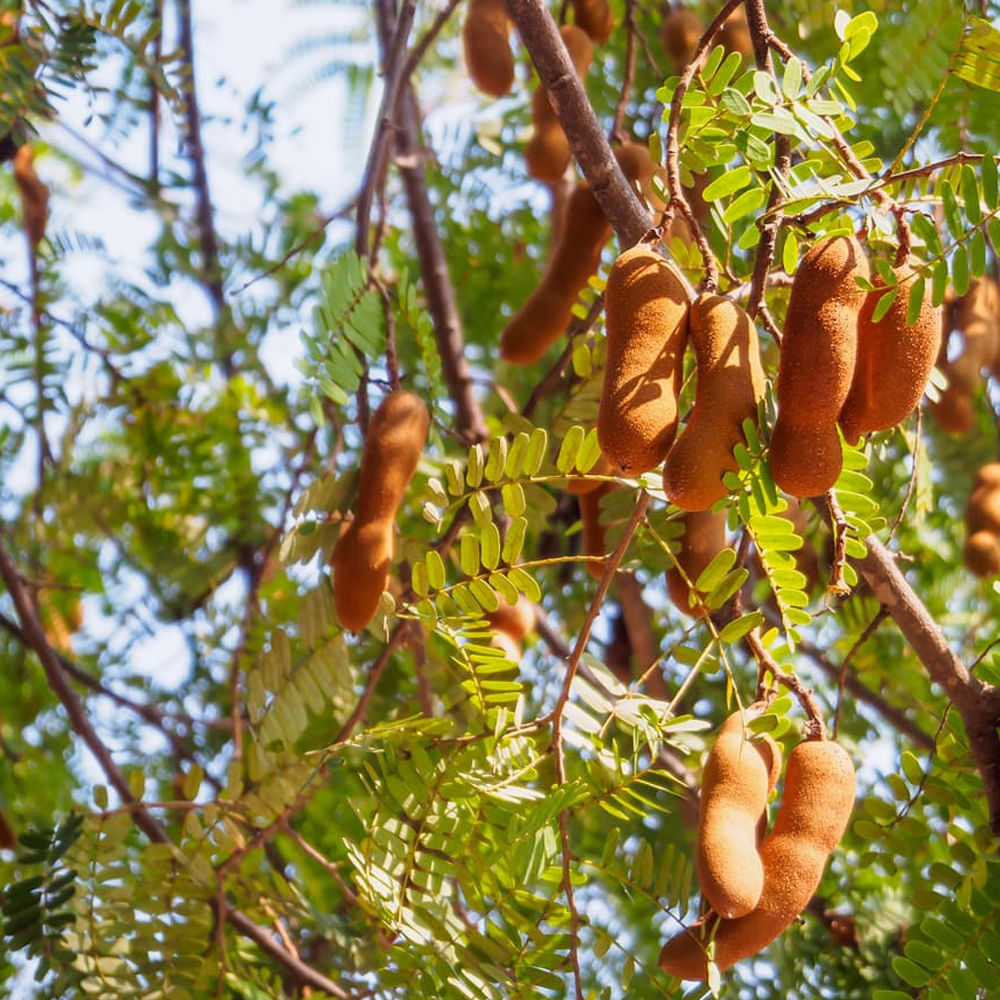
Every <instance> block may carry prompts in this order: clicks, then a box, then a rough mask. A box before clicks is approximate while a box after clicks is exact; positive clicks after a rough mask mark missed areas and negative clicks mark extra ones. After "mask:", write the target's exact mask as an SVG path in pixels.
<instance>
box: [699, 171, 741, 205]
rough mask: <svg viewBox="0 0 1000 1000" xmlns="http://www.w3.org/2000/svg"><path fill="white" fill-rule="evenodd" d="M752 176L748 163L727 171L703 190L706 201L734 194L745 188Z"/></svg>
mask: <svg viewBox="0 0 1000 1000" xmlns="http://www.w3.org/2000/svg"><path fill="white" fill-rule="evenodd" d="M752 177H753V175H752V174H751V172H750V168H749V167H748V166H746V164H743V165H742V166H739V167H737V168H736V169H735V170H730V171H727V172H726V173H724V174H722V176H721V177H717V178H716V179H715V180H714V181H712V182H711V184H709V185H708V186H707V187H706V188H705V190H704V191H703V192H702V197H703V198H704V199H705V201H718V200H719V199H720V198H725V197H726V196H727V195H731V194H734V193H735V192H737V191H739V190H741V189H742V188H745V187H746V186H747V185H748V184H749V183H750V181H751V179H752Z"/></svg>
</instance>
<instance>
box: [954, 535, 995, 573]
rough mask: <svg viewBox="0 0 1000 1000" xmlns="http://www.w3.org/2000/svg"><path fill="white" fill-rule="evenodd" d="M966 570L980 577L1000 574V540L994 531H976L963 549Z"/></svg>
mask: <svg viewBox="0 0 1000 1000" xmlns="http://www.w3.org/2000/svg"><path fill="white" fill-rule="evenodd" d="M962 561H963V562H964V563H965V568H966V569H967V570H968V571H969V572H970V573H972V574H973V575H974V576H978V577H989V576H996V575H997V574H998V573H1000V538H998V537H997V536H996V535H995V534H994V533H993V532H992V531H974V532H972V534H970V535H969V537H968V538H967V539H966V540H965V545H964V546H963V548H962Z"/></svg>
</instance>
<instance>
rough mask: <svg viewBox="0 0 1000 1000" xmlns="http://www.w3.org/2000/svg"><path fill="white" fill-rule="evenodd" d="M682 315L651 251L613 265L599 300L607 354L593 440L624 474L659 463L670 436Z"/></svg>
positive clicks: (683, 334) (672, 277) (683, 305)
mask: <svg viewBox="0 0 1000 1000" xmlns="http://www.w3.org/2000/svg"><path fill="white" fill-rule="evenodd" d="M687 311H688V305H687V298H686V296H685V293H684V286H683V285H682V284H681V282H680V279H679V278H678V277H677V275H676V273H675V272H674V270H673V269H672V268H671V267H670V266H669V265H668V264H667V262H666V261H665V260H664V259H663V257H661V256H660V254H658V253H657V252H656V250H654V249H653V248H652V247H650V246H646V245H642V244H640V245H639V246H635V247H632V248H631V249H630V250H626V251H625V252H624V253H623V254H621V255H620V256H619V257H618V259H617V260H616V261H615V263H614V265H613V266H612V268H611V273H610V274H609V275H608V285H607V289H606V290H605V294H604V315H605V319H606V324H605V325H606V329H607V335H608V353H607V362H606V365H605V369H604V386H603V389H602V391H601V402H600V406H599V408H598V411H597V439H598V441H599V442H600V445H601V451H602V452H603V453H604V454H605V455H606V456H607V457H608V459H610V461H611V462H612V463H613V464H614V465H615V466H616V467H617V468H619V469H620V470H621V471H622V472H624V473H627V474H629V475H638V474H639V473H641V472H647V471H648V470H649V469H652V468H654V467H655V466H657V465H659V464H660V462H662V461H663V458H664V456H665V455H666V453H667V450H668V449H669V447H670V445H671V442H672V441H673V439H674V434H675V433H676V432H677V396H678V394H679V392H680V387H681V378H682V376H683V367H684V345H685V343H686V342H687Z"/></svg>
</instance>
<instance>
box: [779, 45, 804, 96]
mask: <svg viewBox="0 0 1000 1000" xmlns="http://www.w3.org/2000/svg"><path fill="white" fill-rule="evenodd" d="M801 89H802V62H801V60H799V59H798V58H796V57H795V56H792V58H791V59H789V60H788V62H787V63H785V72H784V74H783V76H782V78H781V92H782V93H783V94H784V95H785V97H787V98H788V99H789V100H790V101H794V100H795V98H796V97H798V96H799V92H800V91H801Z"/></svg>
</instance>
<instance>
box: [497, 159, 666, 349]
mask: <svg viewBox="0 0 1000 1000" xmlns="http://www.w3.org/2000/svg"><path fill="white" fill-rule="evenodd" d="M636 145H637V144H636V143H626V144H625V145H623V146H620V147H619V148H618V149H616V150H615V158H616V159H617V160H618V164H619V166H620V167H621V170H622V173H623V174H624V175H625V177H626V179H627V180H629V181H632V182H635V181H638V180H639V179H640V177H641V176H642V173H641V171H642V170H644V169H645V164H652V165H653V166H654V167H655V164H653V161H652V159H651V158H650V156H649V152H648V151H647V152H646V156H645V159H643V157H641V156H639V155H638V154H637V153H636V152H635V150H634V149H633V148H632V147H634V146H636ZM610 237H611V223H610V222H608V220H607V219H606V218H605V215H604V212H603V211H602V210H601V206H600V205H598V203H597V199H596V198H595V197H594V192H593V191H591V189H590V185H589V184H587V183H586V182H581V183H580V184H577V185H576V186H575V187H574V188H573V191H572V192H571V193H570V196H569V198H568V199H567V203H566V212H565V218H564V221H563V224H562V228H561V231H560V233H559V240H558V242H557V243H556V245H555V248H554V250H553V251H552V255H551V257H549V261H548V264H547V266H546V269H545V273H544V275H542V280H541V281H540V282H539V283H538V287H537V288H535V290H534V291H533V292H532V293H531V294H530V295H529V296H528V297H527V299H525V301H524V304H523V305H522V306H521V308H520V309H519V310H518V311H517V312H516V313H515V314H514V315H513V316H512V317H511V319H510V322H508V323H507V325H506V326H505V327H504V330H503V333H501V334H500V356H501V357H502V358H503V359H504V360H505V361H510V362H512V363H513V364H517V365H530V364H533V363H534V362H535V361H537V360H538V359H539V358H541V357H542V356H543V355H544V354H545V352H546V351H547V350H548V349H549V348H550V347H551V346H552V344H554V343H555V342H556V340H558V339H559V337H560V336H561V335H562V334H563V333H565V332H566V328H567V327H568V326H569V324H570V320H571V319H572V317H573V304H574V303H575V302H576V298H577V296H578V295H579V294H580V292H581V291H582V290H583V288H584V287H585V286H586V284H587V279H588V278H589V277H590V276H591V275H592V274H596V273H597V269H598V268H599V267H600V264H601V251H602V250H603V249H604V244H605V243H607V241H608V240H609V239H610Z"/></svg>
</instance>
